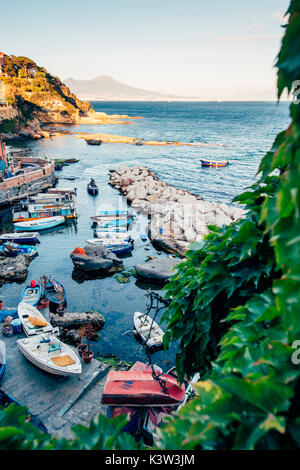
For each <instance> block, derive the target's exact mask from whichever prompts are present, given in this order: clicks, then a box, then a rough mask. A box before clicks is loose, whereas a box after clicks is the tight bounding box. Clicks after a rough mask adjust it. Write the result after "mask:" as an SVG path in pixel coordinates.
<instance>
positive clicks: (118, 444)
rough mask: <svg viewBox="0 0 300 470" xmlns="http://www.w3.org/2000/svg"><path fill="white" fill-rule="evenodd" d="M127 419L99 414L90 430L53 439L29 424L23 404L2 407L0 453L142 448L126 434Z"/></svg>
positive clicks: (77, 429) (79, 427)
mask: <svg viewBox="0 0 300 470" xmlns="http://www.w3.org/2000/svg"><path fill="white" fill-rule="evenodd" d="M126 423H127V418H126V417H124V416H117V417H115V418H113V419H109V418H107V417H106V416H102V415H98V416H97V417H96V418H95V419H93V420H92V421H91V423H90V425H89V426H88V427H86V426H82V425H77V426H74V427H73V428H72V432H73V434H74V438H73V439H70V440H67V439H65V438H55V437H51V436H50V435H49V434H44V433H43V432H41V431H39V430H38V429H37V428H36V427H34V426H33V425H32V424H31V423H30V422H27V411H26V408H25V407H22V406H19V405H15V404H13V405H9V406H8V408H7V409H3V408H1V407H0V450H10V449H19V450H61V449H64V450H131V449H139V448H141V446H140V445H139V444H138V443H136V442H135V440H134V439H133V437H131V436H130V435H129V434H127V433H124V432H122V428H123V427H124V426H125V424H126Z"/></svg>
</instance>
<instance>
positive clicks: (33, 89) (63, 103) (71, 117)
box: [0, 55, 117, 138]
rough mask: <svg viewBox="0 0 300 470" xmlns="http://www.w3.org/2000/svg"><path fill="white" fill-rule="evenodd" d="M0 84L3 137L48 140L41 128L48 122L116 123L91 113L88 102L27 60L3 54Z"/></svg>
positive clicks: (113, 118)
mask: <svg viewBox="0 0 300 470" xmlns="http://www.w3.org/2000/svg"><path fill="white" fill-rule="evenodd" d="M0 84H1V91H2V93H1V96H2V103H1V101H0V103H1V104H0V135H1V136H2V137H5V138H9V137H16V136H22V137H32V138H40V137H48V136H49V135H50V134H49V132H48V131H45V130H42V129H41V126H43V125H45V124H51V123H61V124H64V123H69V124H72V123H81V122H84V123H95V124H108V123H109V124H114V123H116V122H117V121H116V119H117V117H110V116H108V115H106V114H105V113H96V112H95V111H93V109H92V106H91V105H90V103H88V102H87V101H81V100H79V99H78V98H77V97H76V95H75V94H73V93H72V92H71V91H70V89H69V88H68V87H67V86H66V85H65V84H64V83H62V82H61V80H60V79H59V78H58V77H54V76H53V75H51V74H50V73H49V72H47V70H46V69H45V68H44V67H40V66H38V65H37V64H36V63H35V62H34V61H33V60H31V59H28V58H27V57H22V56H21V57H16V56H8V55H6V56H5V58H4V65H3V66H2V74H1V75H0ZM0 98H1V97H0Z"/></svg>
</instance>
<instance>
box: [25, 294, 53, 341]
mask: <svg viewBox="0 0 300 470" xmlns="http://www.w3.org/2000/svg"><path fill="white" fill-rule="evenodd" d="M18 315H19V319H20V320H21V323H22V326H23V330H24V331H25V333H26V335H27V336H32V335H40V334H41V333H47V332H52V331H53V326H52V325H50V323H49V322H48V321H47V320H46V319H45V318H44V317H43V315H42V314H41V313H40V312H39V311H38V310H37V309H36V308H35V307H34V306H33V305H29V304H26V303H25V302H20V303H19V305H18ZM35 323H40V324H41V326H39V325H37V324H35Z"/></svg>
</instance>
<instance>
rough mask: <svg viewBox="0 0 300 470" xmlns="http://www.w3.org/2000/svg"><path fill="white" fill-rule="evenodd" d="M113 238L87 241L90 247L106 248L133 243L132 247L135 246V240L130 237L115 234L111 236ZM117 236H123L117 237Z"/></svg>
mask: <svg viewBox="0 0 300 470" xmlns="http://www.w3.org/2000/svg"><path fill="white" fill-rule="evenodd" d="M109 235H111V236H109V237H101V238H90V239H89V240H86V242H87V243H88V244H89V245H97V246H105V245H117V244H122V243H124V244H125V243H131V244H132V245H133V244H134V240H133V238H131V237H130V236H128V237H124V236H122V234H120V233H113V234H109ZM115 235H121V236H117V237H115Z"/></svg>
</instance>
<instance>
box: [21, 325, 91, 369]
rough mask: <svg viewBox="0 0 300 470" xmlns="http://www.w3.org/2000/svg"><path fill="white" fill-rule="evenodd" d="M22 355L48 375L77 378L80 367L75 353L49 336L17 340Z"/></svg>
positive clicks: (41, 335) (42, 335)
mask: <svg viewBox="0 0 300 470" xmlns="http://www.w3.org/2000/svg"><path fill="white" fill-rule="evenodd" d="M17 345H18V348H19V350H20V351H21V353H22V354H24V356H25V357H26V359H28V361H30V362H31V363H32V364H34V365H35V366H36V367H39V368H40V369H42V370H44V371H45V372H48V373H49V374H54V375H62V376H66V377H69V376H77V375H79V374H81V372H82V366H81V362H80V359H79V357H78V356H77V354H76V352H75V351H74V350H73V349H72V348H71V347H70V346H68V345H67V344H65V343H63V342H62V341H60V340H59V339H58V338H56V336H54V335H51V334H40V335H36V336H34V337H31V338H23V339H19V340H17Z"/></svg>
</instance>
